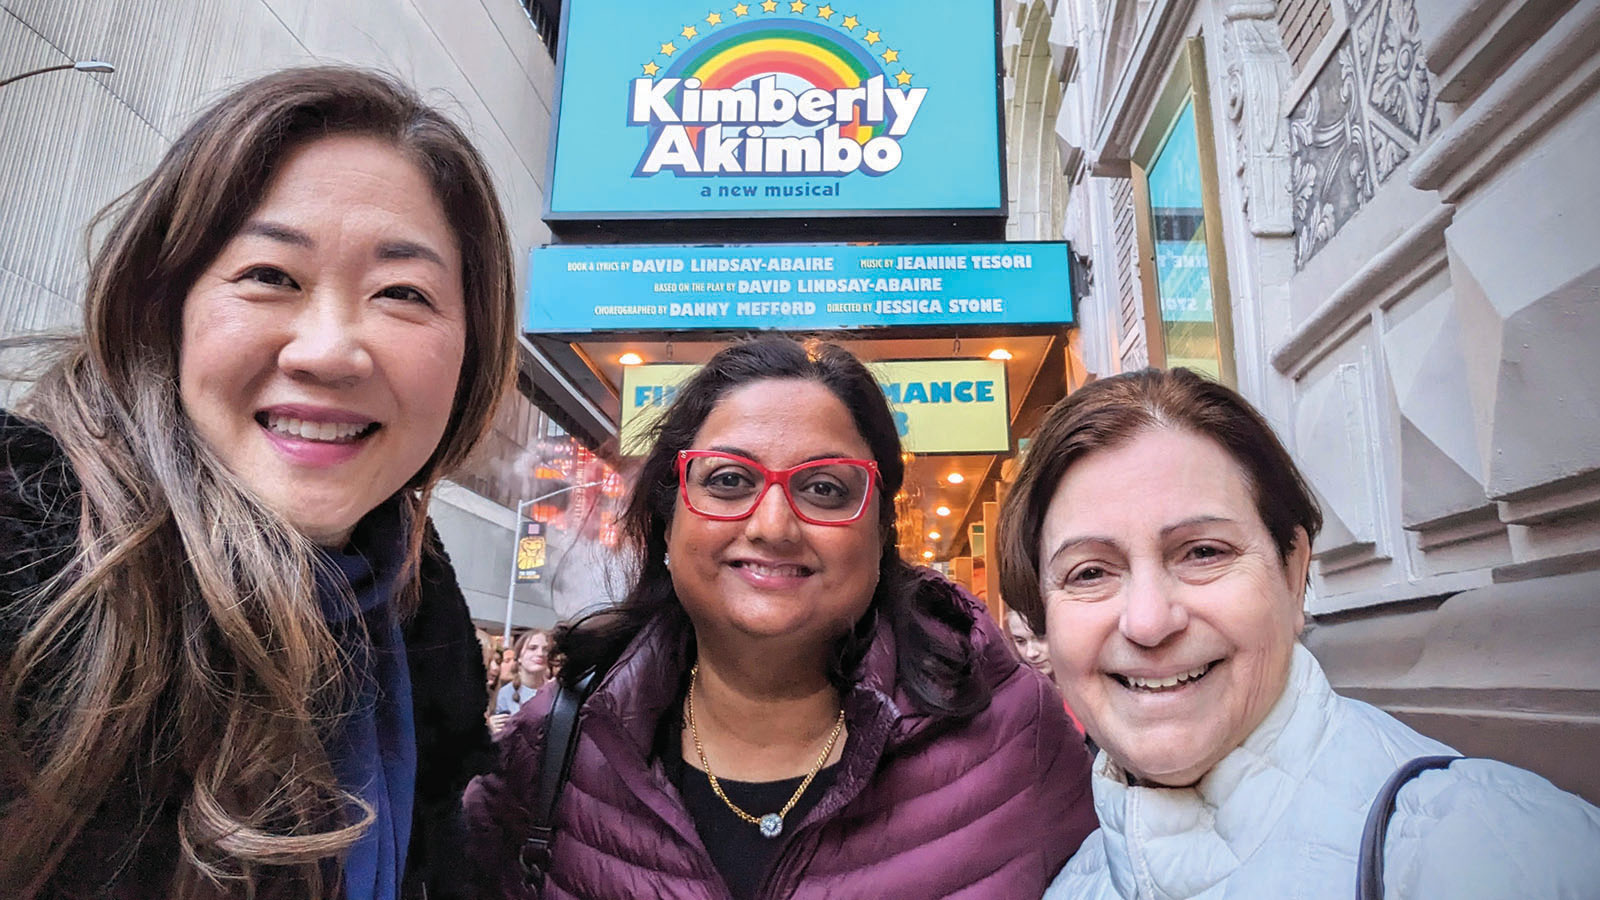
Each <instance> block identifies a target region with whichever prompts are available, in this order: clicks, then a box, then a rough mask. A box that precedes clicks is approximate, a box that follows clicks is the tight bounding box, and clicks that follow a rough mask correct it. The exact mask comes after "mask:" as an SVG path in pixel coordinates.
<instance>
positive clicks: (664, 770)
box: [467, 337, 1093, 900]
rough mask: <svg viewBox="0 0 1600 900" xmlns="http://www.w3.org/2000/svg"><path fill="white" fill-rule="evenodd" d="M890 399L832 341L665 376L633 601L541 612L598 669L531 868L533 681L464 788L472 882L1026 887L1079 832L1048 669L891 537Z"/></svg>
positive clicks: (576, 657)
mask: <svg viewBox="0 0 1600 900" xmlns="http://www.w3.org/2000/svg"><path fill="white" fill-rule="evenodd" d="M904 466H905V463H904V459H903V458H902V456H901V448H900V440H899V436H898V432H897V430H896V428H895V423H894V419H893V417H892V415H891V414H890V411H889V407H888V403H887V401H886V400H885V398H884V395H883V391H882V390H881V389H880V388H879V386H878V384H877V382H876V381H875V380H874V379H873V377H872V375H871V374H870V373H869V372H868V371H867V369H866V367H864V366H863V365H862V364H861V363H860V362H859V361H857V360H856V359H855V358H854V357H853V356H851V355H850V354H849V353H848V352H846V351H845V350H843V349H841V348H839V347H837V346H833V345H829V344H811V345H801V344H799V343H796V342H795V341H792V340H789V339H787V338H776V337H774V338H765V339H761V340H755V341H750V342H746V343H740V344H736V345H734V346H732V347H729V348H727V349H724V350H723V351H721V352H720V353H718V354H717V355H716V356H714V357H713V358H712V359H711V361H710V362H708V363H707V364H706V365H705V367H704V368H703V369H701V370H700V372H699V373H697V374H696V375H695V376H694V377H692V378H691V379H690V380H689V381H688V382H686V383H685V384H684V385H683V386H681V387H680V388H679V391H678V394H677V397H676V399H675V400H674V402H673V404H672V406H671V407H670V408H669V409H668V410H667V411H666V413H665V415H664V417H663V418H662V420H661V422H660V423H659V425H658V426H657V429H656V431H655V442H654V444H653V446H652V447H651V449H650V451H649V455H648V456H647V457H646V458H645V460H644V463H643V465H642V467H641V468H640V470H639V473H638V477H637V481H636V483H635V486H634V489H633V493H632V496H631V498H630V500H629V504H628V508H627V513H626V517H625V520H624V524H625V527H626V534H627V538H628V543H629V544H630V546H631V548H632V549H633V551H634V552H635V553H636V554H637V555H636V557H635V558H637V559H639V560H641V561H642V570H641V572H640V574H639V576H638V580H637V582H636V583H635V584H634V586H633V589H632V591H631V592H630V593H629V595H628V597H627V599H626V600H625V601H624V602H623V603H622V604H621V605H620V606H618V607H616V608H614V609H610V610H606V611H604V612H600V613H596V614H594V615H591V616H589V617H587V618H585V619H583V620H580V621H579V622H578V623H576V624H575V625H573V626H572V627H570V628H565V629H560V630H558V631H557V633H556V641H555V645H556V646H555V653H556V655H557V656H558V657H559V658H561V659H562V667H561V674H560V681H561V683H562V685H563V687H564V688H565V689H571V688H573V687H574V686H575V685H577V684H578V682H579V681H580V680H582V679H583V678H584V677H585V676H587V675H588V674H589V673H591V672H594V673H598V675H599V686H598V688H597V689H596V690H595V693H594V694H593V695H592V696H591V697H590V698H589V699H588V701H587V703H585V705H584V706H583V708H582V712H581V714H580V717H579V720H578V721H579V725H580V732H579V737H578V743H577V750H576V756H575V759H574V761H573V764H572V769H571V778H570V781H569V783H568V784H567V785H566V789H565V792H564V793H563V794H562V799H561V802H560V805H559V807H558V808H557V813H556V817H555V822H554V827H555V840H554V844H553V845H552V847H551V853H552V857H553V862H552V863H551V866H550V869H549V872H548V878H547V879H545V878H543V877H542V874H541V873H539V872H528V871H525V870H523V869H522V867H521V866H519V864H518V860H519V853H520V851H521V849H522V847H523V844H524V841H525V839H527V838H528V837H530V836H531V832H530V828H531V825H532V822H531V819H530V814H531V813H530V810H531V808H532V804H533V801H534V792H535V791H536V789H537V785H538V784H539V778H540V767H541V759H542V757H541V753H542V751H543V747H544V741H545V740H546V730H547V729H546V721H547V719H548V717H549V713H550V708H551V700H550V699H548V698H547V697H546V694H547V693H549V692H541V693H540V696H538V697H536V698H535V699H534V701H533V707H532V708H531V709H529V708H524V710H523V711H522V712H521V713H520V714H519V715H518V716H516V717H514V718H513V719H512V720H511V722H510V724H509V726H508V727H507V729H506V731H505V733H504V734H503V735H502V737H501V738H500V741H499V746H500V751H501V758H500V764H499V766H498V767H497V769H496V771H495V772H494V773H493V774H491V775H487V776H484V777H482V778H480V779H478V780H476V781H475V782H474V783H473V786H472V787H471V788H470V789H469V791H468V795H467V816H468V823H469V827H470V828H471V830H472V832H473V834H474V838H475V839H474V841H473V844H472V846H473V852H474V855H475V856H476V857H477V867H478V868H479V869H480V870H481V872H482V873H483V876H482V879H483V881H482V890H483V893H484V894H485V896H495V897H532V896H536V895H538V894H539V891H540V890H541V889H542V890H543V891H544V894H543V896H545V897H555V898H560V897H573V898H597V900H598V898H613V897H625V896H626V897H690V896H693V897H705V898H728V897H733V898H751V897H815V898H821V897H828V898H851V897H860V898H868V897H870V898H895V897H904V898H917V900H923V898H928V897H942V896H949V895H963V896H971V897H1030V896H1038V894H1039V893H1040V892H1041V891H1043V889H1044V887H1045V885H1046V883H1048V881H1049V879H1050V877H1051V876H1052V875H1053V874H1054V872H1055V870H1056V869H1057V868H1059V867H1060V865H1061V863H1062V862H1063V861H1064V860H1065V859H1066V858H1067V856H1068V855H1069V854H1070V852H1071V850H1072V848H1074V847H1076V846H1077V845H1078V842H1079V841H1081V840H1082V838H1083V835H1084V834H1086V833H1087V832H1088V830H1089V829H1090V828H1091V827H1092V824H1093V823H1092V819H1091V817H1090V816H1089V811H1088V808H1087V807H1088V796H1087V793H1086V782H1087V762H1088V760H1087V756H1086V754H1085V753H1084V751H1083V749H1082V747H1083V744H1082V742H1081V741H1079V740H1078V739H1077V736H1076V735H1075V734H1074V733H1073V731H1072V727H1071V725H1070V724H1069V723H1068V721H1067V718H1066V714H1065V713H1064V711H1063V710H1062V707H1061V701H1060V697H1059V696H1058V695H1057V694H1056V692H1055V690H1054V688H1052V687H1051V686H1050V684H1049V683H1048V682H1047V681H1045V680H1044V678H1042V677H1041V676H1039V675H1038V674H1037V673H1036V672H1034V671H1033V670H1031V669H1029V668H1027V667H1026V666H1023V665H1022V664H1021V663H1020V662H1019V661H1018V660H1017V658H1016V657H1015V656H1014V655H1012V653H1011V651H1010V648H1009V647H1008V646H1007V638H1006V637H1004V636H1003V635H1002V634H1001V632H1000V630H999V629H998V628H997V627H996V626H995V623H993V622H992V621H990V620H989V618H988V617H987V615H986V614H985V613H984V611H983V609H982V607H980V606H979V605H978V604H977V603H976V601H974V600H973V599H972V598H971V597H969V596H967V595H966V594H965V593H963V592H961V591H960V590H959V589H957V588H956V587H955V586H953V585H951V584H950V583H949V582H947V581H945V580H944V579H942V578H940V577H938V576H937V575H935V574H934V573H932V572H929V571H927V570H918V569H914V568H912V567H910V566H909V565H907V564H906V563H905V562H903V561H902V560H901V558H900V555H899V552H898V549H897V545H896V529H895V495H896V494H897V493H898V492H899V490H900V486H901V480H902V478H903V477H904Z"/></svg>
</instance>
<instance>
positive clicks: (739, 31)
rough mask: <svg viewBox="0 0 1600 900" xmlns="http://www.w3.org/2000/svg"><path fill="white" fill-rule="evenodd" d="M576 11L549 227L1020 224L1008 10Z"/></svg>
mask: <svg viewBox="0 0 1600 900" xmlns="http://www.w3.org/2000/svg"><path fill="white" fill-rule="evenodd" d="M566 6H567V10H566V17H565V20H564V23H563V35H562V70H561V88H560V94H559V98H558V104H557V109H556V137H555V142H554V150H553V152H552V156H553V162H552V165H551V179H550V190H549V193H548V204H549V205H548V208H547V211H546V215H547V217H548V218H551V219H612V218H638V217H658V216H670V217H674V218H684V217H696V216H707V217H721V218H728V217H735V216H739V215H745V214H750V213H757V214H766V215H801V214H805V215H831V214H833V215H844V214H851V213H860V212H863V211H867V212H876V213H882V212H900V213H927V212H934V211H938V212H970V213H983V214H991V215H993V214H1003V213H1004V195H1003V193H1002V182H1001V158H1000V137H999V134H1000V116H999V100H998V85H999V82H998V79H997V71H998V48H997V44H998V42H997V40H996V15H997V13H996V6H997V4H995V3H993V2H992V0H969V2H963V3H950V4H939V5H938V9H937V12H934V11H933V10H932V8H931V7H930V6H929V4H928V3H927V2H926V0H863V2H861V3H859V4H856V5H854V6H851V7H849V9H848V10H846V9H845V8H844V7H838V8H836V7H834V6H832V5H830V4H828V3H826V2H823V3H815V2H810V0H804V2H802V0H777V2H775V0H766V2H762V0H755V2H750V3H745V2H740V3H726V2H720V3H710V4H707V3H704V2H696V3H685V2H682V0H660V2H655V3H648V4H643V3H637V4H636V3H630V4H625V7H626V8H623V7H621V6H619V5H618V4H613V3H593V2H577V0H572V2H568V3H567V5H566Z"/></svg>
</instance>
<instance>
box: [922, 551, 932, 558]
mask: <svg viewBox="0 0 1600 900" xmlns="http://www.w3.org/2000/svg"><path fill="white" fill-rule="evenodd" d="M922 558H923V559H933V551H932V550H924V551H922Z"/></svg>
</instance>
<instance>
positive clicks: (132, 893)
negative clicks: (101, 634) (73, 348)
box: [0, 410, 493, 900]
mask: <svg viewBox="0 0 1600 900" xmlns="http://www.w3.org/2000/svg"><path fill="white" fill-rule="evenodd" d="M79 517H80V489H79V485H78V479H77V477H76V476H75V475H74V473H73V471H72V468H71V466H70V465H69V464H68V462H67V460H66V457H65V455H64V454H63V453H62V451H61V448H60V446H59V445H58V444H57V443H56V442H55V440H54V439H53V438H52V437H51V436H50V435H49V434H48V433H47V432H45V431H44V430H42V429H40V428H38V427H37V426H35V425H33V424H31V423H28V422H26V421H24V420H22V419H19V418H17V417H15V416H12V415H10V414H9V413H7V412H5V411H4V410H0V665H4V664H5V662H6V661H7V660H9V658H10V653H11V651H12V649H13V648H14V646H15V643H16V640H17V638H18V637H19V635H20V634H21V632H22V631H23V630H24V629H25V628H26V626H27V624H28V623H27V622H26V621H22V620H21V619H22V615H21V614H20V609H21V606H20V604H19V603H18V602H17V601H18V599H19V598H21V597H23V596H26V595H27V594H28V593H30V592H32V591H34V590H35V589H37V588H38V587H39V586H40V585H41V584H43V583H44V582H45V581H47V580H48V579H49V578H50V576H52V575H54V574H56V573H57V572H59V571H60V570H61V569H62V567H63V566H65V565H66V564H67V563H68V562H70V561H71V559H72V556H73V553H74V551H75V548H76V541H77V529H78V521H79ZM428 539H429V541H430V543H431V544H432V545H433V547H434V549H435V550H436V551H437V552H436V553H424V554H423V563H422V569H421V576H422V599H421V603H420V605H419V607H418V609H417V612H416V614H415V615H413V616H412V617H411V618H410V620H409V621H407V622H406V623H405V624H404V626H403V632H404V634H405V644H406V661H407V663H408V664H409V668H410V670H411V700H412V712H413V715H414V719H415V722H416V737H417V782H416V801H415V808H414V813H413V819H412V827H411V845H410V851H409V853H408V856H407V859H406V875H405V883H404V894H405V896H406V897H408V898H411V897H426V898H428V900H441V898H454V897H465V896H468V895H467V894H466V893H465V892H464V891H465V888H464V885H465V883H466V879H465V877H464V876H463V874H462V872H461V870H460V867H461V866H462V864H463V859H464V857H465V852H464V851H465V848H464V846H463V840H464V838H463V832H462V828H461V816H460V807H461V793H462V790H463V789H464V788H465V787H466V785H467V782H468V781H469V780H470V779H471V778H472V776H474V775H476V774H479V773H480V772H483V771H486V770H487V769H488V768H489V765H490V764H491V763H492V761H493V748H492V745H491V743H490V740H489V732H488V728H487V726H486V725H485V723H484V718H483V713H484V709H485V706H486V703H487V699H488V698H487V697H486V695H485V694H484V680H485V672H484V669H483V656H482V653H481V651H480V649H479V646H478V642H477V639H476V637H475V636H474V633H473V626H472V620H471V618H470V616H469V615H468V612H467V604H466V600H465V598H463V597H462V594H461V588H460V587H459V586H458V585H457V584H456V577H455V572H454V570H453V569H451V567H450V563H449V559H448V558H447V557H446V556H445V553H444V548H443V547H442V546H441V545H440V544H439V539H438V536H437V535H436V534H435V533H434V532H433V529H432V528H431V527H430V528H429V529H428ZM109 762H110V761H108V763H109ZM173 782H174V783H173V784H172V785H170V786H166V787H165V788H163V787H162V786H157V787H156V788H155V789H154V790H153V791H152V790H151V789H150V787H149V786H148V785H145V786H144V790H143V794H144V796H143V797H142V798H141V796H140V795H139V794H138V793H136V786H135V785H134V784H132V783H130V782H129V780H128V779H119V781H118V782H117V784H116V785H115V786H114V787H113V788H112V792H111V795H110V796H108V797H107V799H106V801H105V805H104V806H102V807H101V809H100V810H99V811H98V812H97V813H96V815H95V817H94V819H93V821H91V823H90V825H89V827H88V828H87V829H86V831H85V833H84V834H83V835H82V836H81V837H80V838H79V840H78V841H77V843H76V845H75V846H74V849H73V850H72V851H70V852H69V853H68V855H67V857H66V861H65V863H64V864H63V865H62V866H61V868H60V869H58V870H57V873H56V876H55V878H54V880H53V881H52V882H51V885H50V887H49V888H47V889H46V891H45V895H44V896H46V897H62V898H66V897H80V896H82V897H97V898H100V897H104V898H115V900H144V898H151V900H154V898H164V897H165V895H166V891H165V886H166V884H167V883H168V882H169V881H170V877H171V872H172V866H173V863H174V861H175V860H176V858H177V853H178V843H177V810H178V804H179V802H180V800H181V777H180V778H176V779H173ZM8 790H9V789H8V788H7V787H6V785H5V784H4V782H3V781H0V804H3V803H4V802H5V801H6V796H5V795H6V793H7V792H8ZM5 852H6V848H5V847H4V846H0V853H5ZM0 893H3V891H0Z"/></svg>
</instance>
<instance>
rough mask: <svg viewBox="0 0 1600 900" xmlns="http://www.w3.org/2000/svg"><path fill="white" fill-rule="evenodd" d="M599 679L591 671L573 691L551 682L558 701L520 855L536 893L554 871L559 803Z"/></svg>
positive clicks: (553, 707)
mask: <svg viewBox="0 0 1600 900" xmlns="http://www.w3.org/2000/svg"><path fill="white" fill-rule="evenodd" d="M598 678H599V673H597V672H590V673H589V674H587V675H585V676H583V677H582V678H581V679H579V680H578V683H577V685H576V686H575V687H574V689H573V690H567V689H566V688H563V687H562V686H561V683H560V682H559V681H554V682H551V683H552V684H553V685H555V690H556V699H555V701H554V702H553V703H552V705H551V707H550V716H549V717H548V718H547V719H545V737H544V756H543V757H542V758H541V759H540V760H539V784H538V785H537V789H536V790H535V792H534V796H533V817H532V821H531V823H530V827H529V829H528V838H527V840H525V841H523V842H522V851H521V853H520V854H518V856H519V858H520V859H521V861H522V875H523V880H524V882H526V883H527V884H528V886H529V887H532V888H534V889H535V890H542V888H543V886H544V876H545V873H546V872H548V871H549V870H550V843H551V841H553V840H554V839H555V824H556V804H557V803H559V802H560V801H561V791H562V789H563V788H565V787H566V785H567V775H568V773H569V772H571V770H572V756H573V753H574V752H575V751H576V750H577V748H578V711H579V709H580V708H581V707H582V706H583V701H585V700H587V699H589V694H590V692H592V691H593V690H594V685H595V681H596V680H597V679H598Z"/></svg>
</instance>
